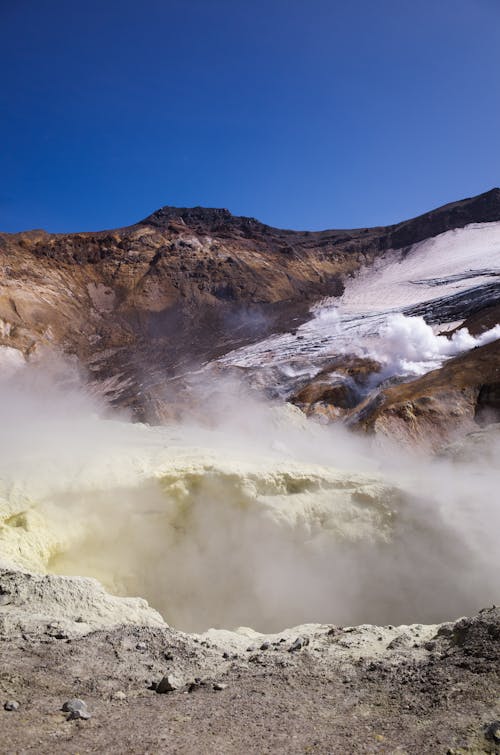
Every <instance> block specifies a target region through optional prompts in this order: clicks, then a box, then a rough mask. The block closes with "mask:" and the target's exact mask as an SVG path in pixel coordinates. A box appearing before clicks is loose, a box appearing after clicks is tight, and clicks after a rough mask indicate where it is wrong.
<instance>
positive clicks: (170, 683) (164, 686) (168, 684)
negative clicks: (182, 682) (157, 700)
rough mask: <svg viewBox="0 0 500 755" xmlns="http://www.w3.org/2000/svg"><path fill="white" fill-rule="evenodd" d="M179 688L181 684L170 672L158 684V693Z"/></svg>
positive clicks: (161, 693)
mask: <svg viewBox="0 0 500 755" xmlns="http://www.w3.org/2000/svg"><path fill="white" fill-rule="evenodd" d="M178 688H179V685H178V684H177V682H176V680H175V679H174V677H173V676H172V675H171V674H168V676H164V677H163V679H161V680H160V682H159V683H158V684H157V686H156V692H158V694H160V695H163V694H165V693H167V692H174V691H175V690H176V689H178Z"/></svg>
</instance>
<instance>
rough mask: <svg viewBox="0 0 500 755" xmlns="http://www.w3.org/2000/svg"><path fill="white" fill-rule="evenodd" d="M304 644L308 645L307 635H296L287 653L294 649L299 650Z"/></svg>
mask: <svg viewBox="0 0 500 755" xmlns="http://www.w3.org/2000/svg"><path fill="white" fill-rule="evenodd" d="M306 645H309V638H308V637H297V639H296V640H295V642H294V643H293V645H290V647H289V648H288V652H289V653H293V652H295V650H301V649H302V648H303V647H305V646H306Z"/></svg>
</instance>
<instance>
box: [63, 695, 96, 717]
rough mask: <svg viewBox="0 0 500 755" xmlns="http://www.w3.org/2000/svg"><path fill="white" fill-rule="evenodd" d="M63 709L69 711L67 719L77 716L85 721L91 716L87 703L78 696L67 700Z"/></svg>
mask: <svg viewBox="0 0 500 755" xmlns="http://www.w3.org/2000/svg"><path fill="white" fill-rule="evenodd" d="M62 710H63V711H64V712H65V713H69V716H68V718H67V719H66V720H67V721H72V720H74V719H77V718H81V719H83V720H84V721H86V720H88V719H89V718H90V717H91V713H89V711H88V710H87V703H86V702H84V701H83V700H80V699H79V698H78V697H73V698H72V699H71V700H66V702H65V703H64V704H63V706H62Z"/></svg>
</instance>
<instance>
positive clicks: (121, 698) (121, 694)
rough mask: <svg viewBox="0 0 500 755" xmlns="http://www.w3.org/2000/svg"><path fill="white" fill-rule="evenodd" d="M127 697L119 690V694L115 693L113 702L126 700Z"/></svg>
mask: <svg viewBox="0 0 500 755" xmlns="http://www.w3.org/2000/svg"><path fill="white" fill-rule="evenodd" d="M126 699H127V695H126V694H125V692H122V690H121V689H119V690H118V691H117V692H113V700H126Z"/></svg>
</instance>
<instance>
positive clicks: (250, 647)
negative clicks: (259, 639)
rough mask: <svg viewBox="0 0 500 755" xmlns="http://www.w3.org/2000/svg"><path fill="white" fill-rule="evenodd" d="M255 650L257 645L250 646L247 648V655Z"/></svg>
mask: <svg viewBox="0 0 500 755" xmlns="http://www.w3.org/2000/svg"><path fill="white" fill-rule="evenodd" d="M254 650H255V645H249V646H248V647H247V653H253V651H254Z"/></svg>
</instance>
